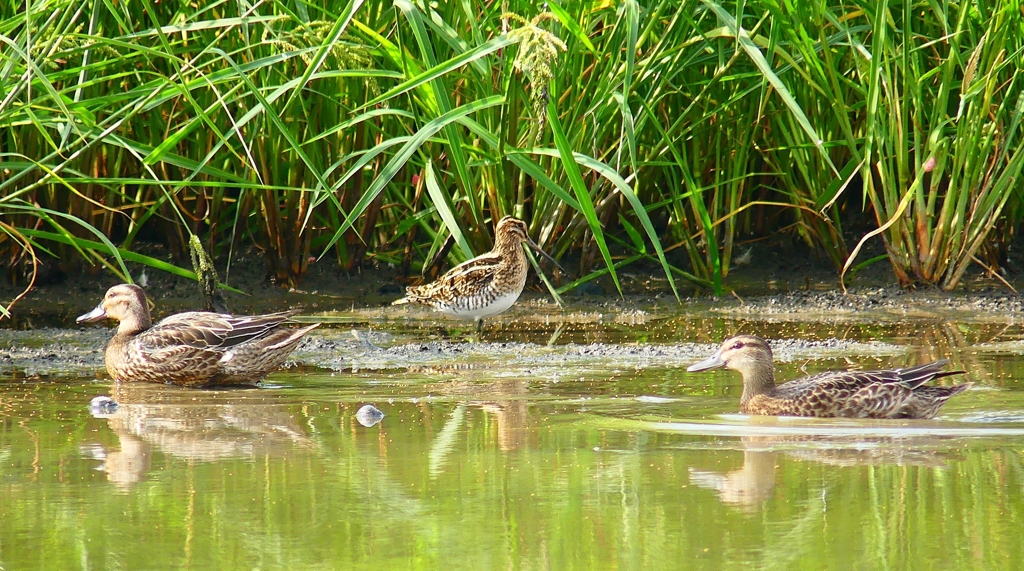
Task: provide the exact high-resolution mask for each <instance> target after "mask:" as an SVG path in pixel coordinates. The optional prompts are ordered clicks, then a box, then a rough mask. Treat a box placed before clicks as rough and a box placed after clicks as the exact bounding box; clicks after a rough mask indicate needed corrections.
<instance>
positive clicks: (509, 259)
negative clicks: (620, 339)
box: [392, 216, 547, 321]
mask: <svg viewBox="0 0 1024 571" xmlns="http://www.w3.org/2000/svg"><path fill="white" fill-rule="evenodd" d="M524 243H525V244H527V245H529V246H530V247H531V248H533V249H534V250H537V251H538V252H541V253H542V254H543V251H541V249H540V247H538V246H537V244H535V243H534V242H533V240H531V239H530V236H529V235H528V234H527V232H526V223H524V222H523V221H522V220H519V219H517V218H513V217H511V216H506V217H504V218H502V219H501V220H500V221H499V222H498V226H497V227H496V228H495V230H494V248H493V249H492V250H491V251H490V252H488V253H486V254H483V255H481V256H477V257H476V258H473V259H472V260H469V261H467V262H463V263H462V264H459V265H458V266H455V267H454V268H452V269H451V270H449V271H448V272H447V273H445V274H444V275H442V276H441V277H440V278H438V279H437V281H435V282H432V283H429V284H426V285H420V286H412V287H409V288H407V289H406V295H405V297H403V298H402V299H399V300H396V301H395V302H394V303H393V304H392V305H401V304H405V303H419V304H423V305H428V306H430V307H432V308H434V309H436V310H437V311H440V312H442V313H446V314H448V315H452V316H455V317H461V318H463V319H475V320H477V321H480V320H482V319H483V318H485V317H491V316H492V315H497V314H499V313H501V312H502V311H505V310H506V309H508V308H509V307H511V306H512V304H513V303H515V301H516V299H518V298H519V295H520V294H521V293H522V292H523V286H525V285H526V273H527V271H528V269H529V264H528V261H527V259H526V253H525V252H523V247H522V244H524ZM544 255H545V256H546V255H547V254H544Z"/></svg>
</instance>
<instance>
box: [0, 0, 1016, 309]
mask: <svg viewBox="0 0 1024 571" xmlns="http://www.w3.org/2000/svg"><path fill="white" fill-rule="evenodd" d="M544 7H545V8H543V9H544V10H545V11H542V12H539V13H538V11H537V10H538V9H542V8H541V5H539V4H537V3H534V2H522V1H516V0H502V1H501V2H493V3H488V4H478V3H468V2H442V3H437V4H430V3H423V2H414V1H410V0H389V1H387V2H376V1H365V2H364V1H360V0H355V1H353V2H333V1H328V2H323V3H315V4H309V3H304V2H294V3H293V2H283V1H279V0H274V1H271V2H265V3H255V4H249V3H238V2H221V1H210V2H205V1H204V2H199V3H176V2H159V3H158V2H152V1H150V0H138V1H137V0H129V1H128V2H119V3H110V2H95V1H94V2H86V3H82V4H78V3H72V2H70V1H68V0H35V1H32V0H30V1H29V2H27V3H21V2H6V3H5V4H4V5H3V7H2V8H0V39H2V40H3V42H2V45H0V57H2V61H0V89H2V93H0V157H2V159H0V160H2V162H3V165H2V168H3V171H2V172H3V174H2V176H0V255H2V256H3V260H4V262H3V263H4V264H5V265H7V266H8V267H9V268H10V270H9V272H10V275H11V277H12V279H15V280H21V281H23V283H30V281H31V279H32V276H34V267H35V261H36V260H37V258H39V257H42V256H52V257H56V258H59V259H61V260H62V263H65V264H69V263H78V262H77V261H78V260H84V261H85V262H87V263H90V264H97V263H98V264H102V265H104V266H107V267H108V268H110V269H111V270H112V271H115V272H117V273H119V274H121V275H122V277H123V278H125V279H126V280H128V281H130V276H129V275H128V270H127V268H126V266H125V264H124V260H130V261H136V262H141V263H144V264H148V265H151V266H155V267H158V268H160V269H164V270H168V271H174V272H177V273H180V274H183V275H191V272H188V271H186V270H184V269H181V267H180V266H181V265H187V261H186V260H187V259H188V256H189V243H190V240H192V239H193V237H198V238H199V239H200V240H201V241H202V244H203V245H204V246H205V247H206V248H207V249H208V250H210V251H211V252H213V254H214V256H215V257H216V258H217V259H219V260H227V263H228V264H229V265H230V261H231V259H232V257H233V256H234V255H235V254H236V252H237V251H238V249H239V248H240V247H243V246H244V247H248V246H250V245H255V246H256V247H258V248H259V249H260V250H261V251H262V252H263V254H264V255H265V257H266V259H267V262H268V267H269V271H270V274H271V275H272V277H274V278H275V279H276V280H278V281H279V282H281V283H285V284H294V283H296V282H297V281H299V280H301V278H302V275H303V273H304V272H305V271H306V268H307V264H308V263H310V261H311V260H315V259H317V258H327V259H330V260H331V261H332V262H333V263H337V264H338V265H340V266H341V267H342V268H344V269H346V270H352V269H356V268H359V267H360V266H362V265H363V264H365V263H366V262H367V260H370V259H372V260H374V261H376V262H379V263H385V264H393V265H395V266H397V267H400V268H402V269H403V270H404V271H406V272H415V271H416V270H415V268H417V267H419V266H421V265H423V264H424V263H429V262H430V261H431V260H433V259H434V258H436V257H437V256H438V255H443V256H445V257H447V258H448V260H449V261H450V262H451V263H456V262H460V261H463V260H466V259H469V258H471V257H472V256H474V254H478V253H481V252H483V251H485V250H487V249H488V248H489V247H490V242H491V237H490V234H489V232H488V230H487V229H488V228H489V227H490V221H492V220H497V219H499V218H500V217H501V216H503V215H506V214H512V215H516V216H519V217H522V218H524V219H525V220H527V221H530V232H531V235H532V236H533V237H534V238H535V239H536V241H537V243H538V244H540V245H541V246H542V247H543V248H545V249H546V250H547V251H549V252H552V253H553V254H554V255H555V256H556V257H560V258H563V259H564V258H566V257H568V258H570V259H572V260H573V263H574V264H576V267H575V273H576V274H577V275H578V279H577V280H576V281H574V282H572V283H567V284H563V286H562V289H563V290H564V289H568V288H572V287H575V286H576V285H578V284H579V283H581V282H582V281H586V280H589V279H593V278H595V277H598V276H602V275H606V274H607V275H608V277H609V278H610V279H611V280H612V281H613V283H614V284H615V285H616V287H617V286H618V283H619V282H618V276H617V271H618V270H619V269H620V268H622V267H623V266H625V265H628V264H631V263H634V262H637V261H641V260H647V261H649V262H651V263H654V264H657V265H658V266H659V267H661V268H662V270H663V271H664V273H665V275H666V276H667V278H668V282H669V284H670V285H671V288H672V290H673V291H674V292H676V293H677V294H678V291H679V289H678V288H679V285H680V284H679V280H680V279H682V280H686V281H688V282H691V283H694V284H697V285H698V286H699V287H702V288H706V289H708V290H709V291H712V292H714V293H716V294H720V293H721V292H722V290H723V282H722V280H723V278H725V277H726V276H727V275H728V272H729V268H730V265H731V264H732V261H733V258H734V255H735V254H736V253H737V247H738V245H739V244H740V243H742V242H743V241H749V240H756V239H760V238H763V237H766V236H772V235H774V234H778V233H783V234H790V235H792V236H793V237H798V238H799V239H801V240H803V241H804V242H806V244H807V245H808V246H810V247H812V248H814V249H816V250H818V251H820V252H822V254H823V255H824V256H826V257H827V258H828V259H829V260H831V261H832V262H833V263H834V264H835V266H836V270H837V275H839V274H840V273H842V272H846V271H847V270H849V269H850V268H854V267H858V266H859V265H862V264H864V263H865V262H870V261H873V260H877V259H879V258H877V257H876V258H870V259H867V260H865V259H863V257H859V256H858V254H859V250H860V249H861V246H862V242H863V241H864V240H868V239H872V238H874V239H876V240H882V241H883V243H884V247H885V252H886V255H887V256H886V257H887V258H888V260H889V261H890V263H891V264H892V267H893V269H894V271H895V274H896V276H897V277H898V279H899V280H900V281H901V282H902V283H904V284H910V283H913V282H925V283H935V284H939V285H941V286H942V287H943V288H946V289H952V288H954V287H956V285H957V284H958V282H959V281H960V280H961V278H962V276H963V275H964V271H965V270H966V269H967V268H968V267H969V266H970V265H971V264H972V263H979V264H982V265H983V266H984V267H986V268H989V269H993V270H995V269H997V268H998V267H999V265H1000V263H1001V262H1002V261H1004V260H1005V255H1006V251H1007V248H1008V246H1009V240H1010V237H1011V236H1012V235H1013V232H1014V231H1015V229H1016V228H1017V226H1018V223H1019V222H1020V220H1021V218H1022V217H1024V201H1022V199H1021V190H1020V189H1021V184H1020V182H1019V179H1020V175H1021V169H1022V166H1024V154H1022V148H1024V146H1022V144H1021V134H1020V133H1021V128H1020V122H1021V113H1022V111H1024V95H1022V93H1024V92H1022V90H1021V87H1022V83H1024V78H1022V76H1021V74H1020V73H1019V72H1020V71H1021V69H1022V67H1024V18H1022V6H1021V3H1020V2H1019V0H1013V1H1005V0H1001V1H995V2H992V1H988V2H985V1H982V2H970V3H968V2H961V3H924V2H917V3H888V4H886V3H882V4H878V3H874V2H853V3H836V2H824V1H822V2H797V1H791V0H783V1H782V2H777V1H760V0H758V1H754V2H746V3H718V2H714V1H711V0H700V1H698V0H683V1H682V2H679V1H678V0H672V1H669V0H650V1H644V2H639V1H635V0H623V1H619V2H575V1H570V2H548V3H547V4H545V5H544ZM865 221H868V222H867V224H866V223H865ZM858 225H859V226H858ZM862 236H863V239H861V237H862ZM875 236H878V237H877V238H875ZM140 241H149V242H154V241H155V242H161V243H163V244H165V245H166V246H167V248H168V250H169V251H170V253H171V254H172V256H173V258H174V260H175V261H173V263H168V262H166V261H163V260H158V259H156V258H153V257H148V256H143V255H141V254H139V253H137V252H136V249H137V246H138V244H139V242H140ZM882 259H884V258H882ZM180 261H185V263H184V264H182V263H179V262H180ZM571 269H572V268H571Z"/></svg>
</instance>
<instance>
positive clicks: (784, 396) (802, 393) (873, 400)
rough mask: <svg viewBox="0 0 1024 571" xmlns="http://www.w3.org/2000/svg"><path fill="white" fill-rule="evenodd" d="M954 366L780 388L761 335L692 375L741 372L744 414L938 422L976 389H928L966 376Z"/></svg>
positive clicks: (736, 343)
mask: <svg viewBox="0 0 1024 571" xmlns="http://www.w3.org/2000/svg"><path fill="white" fill-rule="evenodd" d="M948 362H949V361H947V360H946V359H942V360H941V361H935V362H934V363H928V364H927V365H918V366H916V367H906V368H900V369H891V370H883V371H828V372H825V373H819V374H817V375H811V376H809V377H803V378H800V379H796V380H793V381H789V382H787V383H783V384H781V385H778V386H776V385H775V374H774V372H773V370H772V350H771V347H769V346H768V343H766V342H765V340H764V339H761V338H760V337H757V336H755V335H739V336H736V337H733V338H731V339H726V340H725V341H724V342H723V343H722V346H721V347H720V348H719V349H718V351H717V352H716V353H715V354H714V355H712V356H710V357H708V358H707V359H705V360H703V361H701V362H700V363H696V364H694V365H691V366H690V367H689V368H687V369H686V370H687V371H690V372H695V371H706V370H708V369H717V368H720V367H725V368H726V369H732V370H734V371H739V372H740V374H741V375H743V396H742V397H740V410H741V411H742V412H743V413H744V414H757V415H769V416H821V417H854V418H932V417H933V416H935V414H936V413H938V412H939V409H940V408H942V405H944V404H946V401H947V400H949V398H950V397H952V396H953V395H956V394H958V393H961V392H963V391H965V390H967V388H968V387H970V386H971V384H970V383H965V384H962V385H953V386H951V387H932V386H925V383H927V382H928V381H930V380H932V379H938V378H941V377H947V376H949V375H958V374H961V373H963V372H964V371H943V370H942V368H943V367H945V366H946V364H947V363H948Z"/></svg>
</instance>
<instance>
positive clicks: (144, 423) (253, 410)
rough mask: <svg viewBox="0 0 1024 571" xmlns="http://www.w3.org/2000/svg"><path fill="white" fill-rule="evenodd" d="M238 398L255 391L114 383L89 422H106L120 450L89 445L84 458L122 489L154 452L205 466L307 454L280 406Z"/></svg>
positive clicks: (138, 477) (142, 472) (307, 444)
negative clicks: (107, 401) (108, 402)
mask: <svg viewBox="0 0 1024 571" xmlns="http://www.w3.org/2000/svg"><path fill="white" fill-rule="evenodd" d="M243 393H245V394H246V396H248V395H256V394H258V390H256V389H248V390H231V391H192V390H185V389H181V388H179V387H170V386H162V385H145V386H142V385H124V384H117V385H115V386H114V387H113V393H112V398H113V400H114V401H116V403H117V406H116V407H110V408H107V409H104V410H99V409H97V408H96V407H93V409H92V410H93V415H94V416H95V417H97V418H105V419H106V420H107V423H108V426H109V427H110V429H111V430H112V431H113V432H114V434H116V435H117V437H118V439H119V441H120V447H119V448H118V449H116V450H107V449H105V448H103V447H102V446H100V445H95V446H92V447H91V449H90V450H87V451H85V452H86V454H87V455H88V456H91V457H93V458H96V459H98V460H102V461H103V464H102V469H103V471H104V472H106V475H107V479H108V480H110V481H111V482H113V483H115V484H117V485H118V487H119V488H122V489H127V488H129V487H131V486H132V485H133V484H135V483H137V482H140V481H142V480H144V479H145V477H146V474H147V473H148V472H149V470H150V464H151V458H152V455H153V453H154V451H157V452H161V453H163V454H167V455H169V456H172V457H175V458H180V459H185V460H192V461H198V462H209V461H213V460H222V459H227V458H256V457H261V456H284V455H286V454H288V453H289V452H291V451H293V450H294V449H295V448H296V447H298V448H312V446H313V443H312V441H311V440H310V438H309V437H308V436H307V435H306V433H305V432H304V431H303V430H302V428H301V427H300V426H299V424H298V423H297V422H296V421H295V418H294V415H293V414H292V413H291V412H290V411H289V410H288V409H287V407H286V406H285V405H277V404H267V403H265V402H264V401H263V399H262V398H252V399H246V398H238V397H239V396H240V395H242V394H243ZM247 401H248V402H247ZM109 410H113V412H108V411H109Z"/></svg>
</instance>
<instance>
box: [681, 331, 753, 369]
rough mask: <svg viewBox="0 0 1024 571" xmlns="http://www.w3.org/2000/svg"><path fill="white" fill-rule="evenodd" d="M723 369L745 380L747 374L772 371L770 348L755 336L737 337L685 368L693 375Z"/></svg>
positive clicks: (724, 342)
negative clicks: (738, 374)
mask: <svg viewBox="0 0 1024 571" xmlns="http://www.w3.org/2000/svg"><path fill="white" fill-rule="evenodd" d="M721 367H725V368H726V369H732V370H734V371H739V372H740V373H742V374H743V378H744V379H746V378H747V375H748V373H751V372H754V371H758V370H764V369H765V368H767V370H768V371H769V372H770V371H771V370H772V348H771V347H769V346H768V342H766V341H765V340H764V339H761V338H760V337H758V336H757V335H737V336H736V337H730V338H729V339H726V340H725V341H723V342H722V346H721V347H719V348H718V351H716V352H715V354H714V355H712V356H710V357H708V358H707V359H704V360H703V361H701V362H700V363H695V364H693V365H690V366H689V367H687V368H686V370H687V371H689V372H691V373H694V372H697V371H707V370H709V369H718V368H721Z"/></svg>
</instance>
